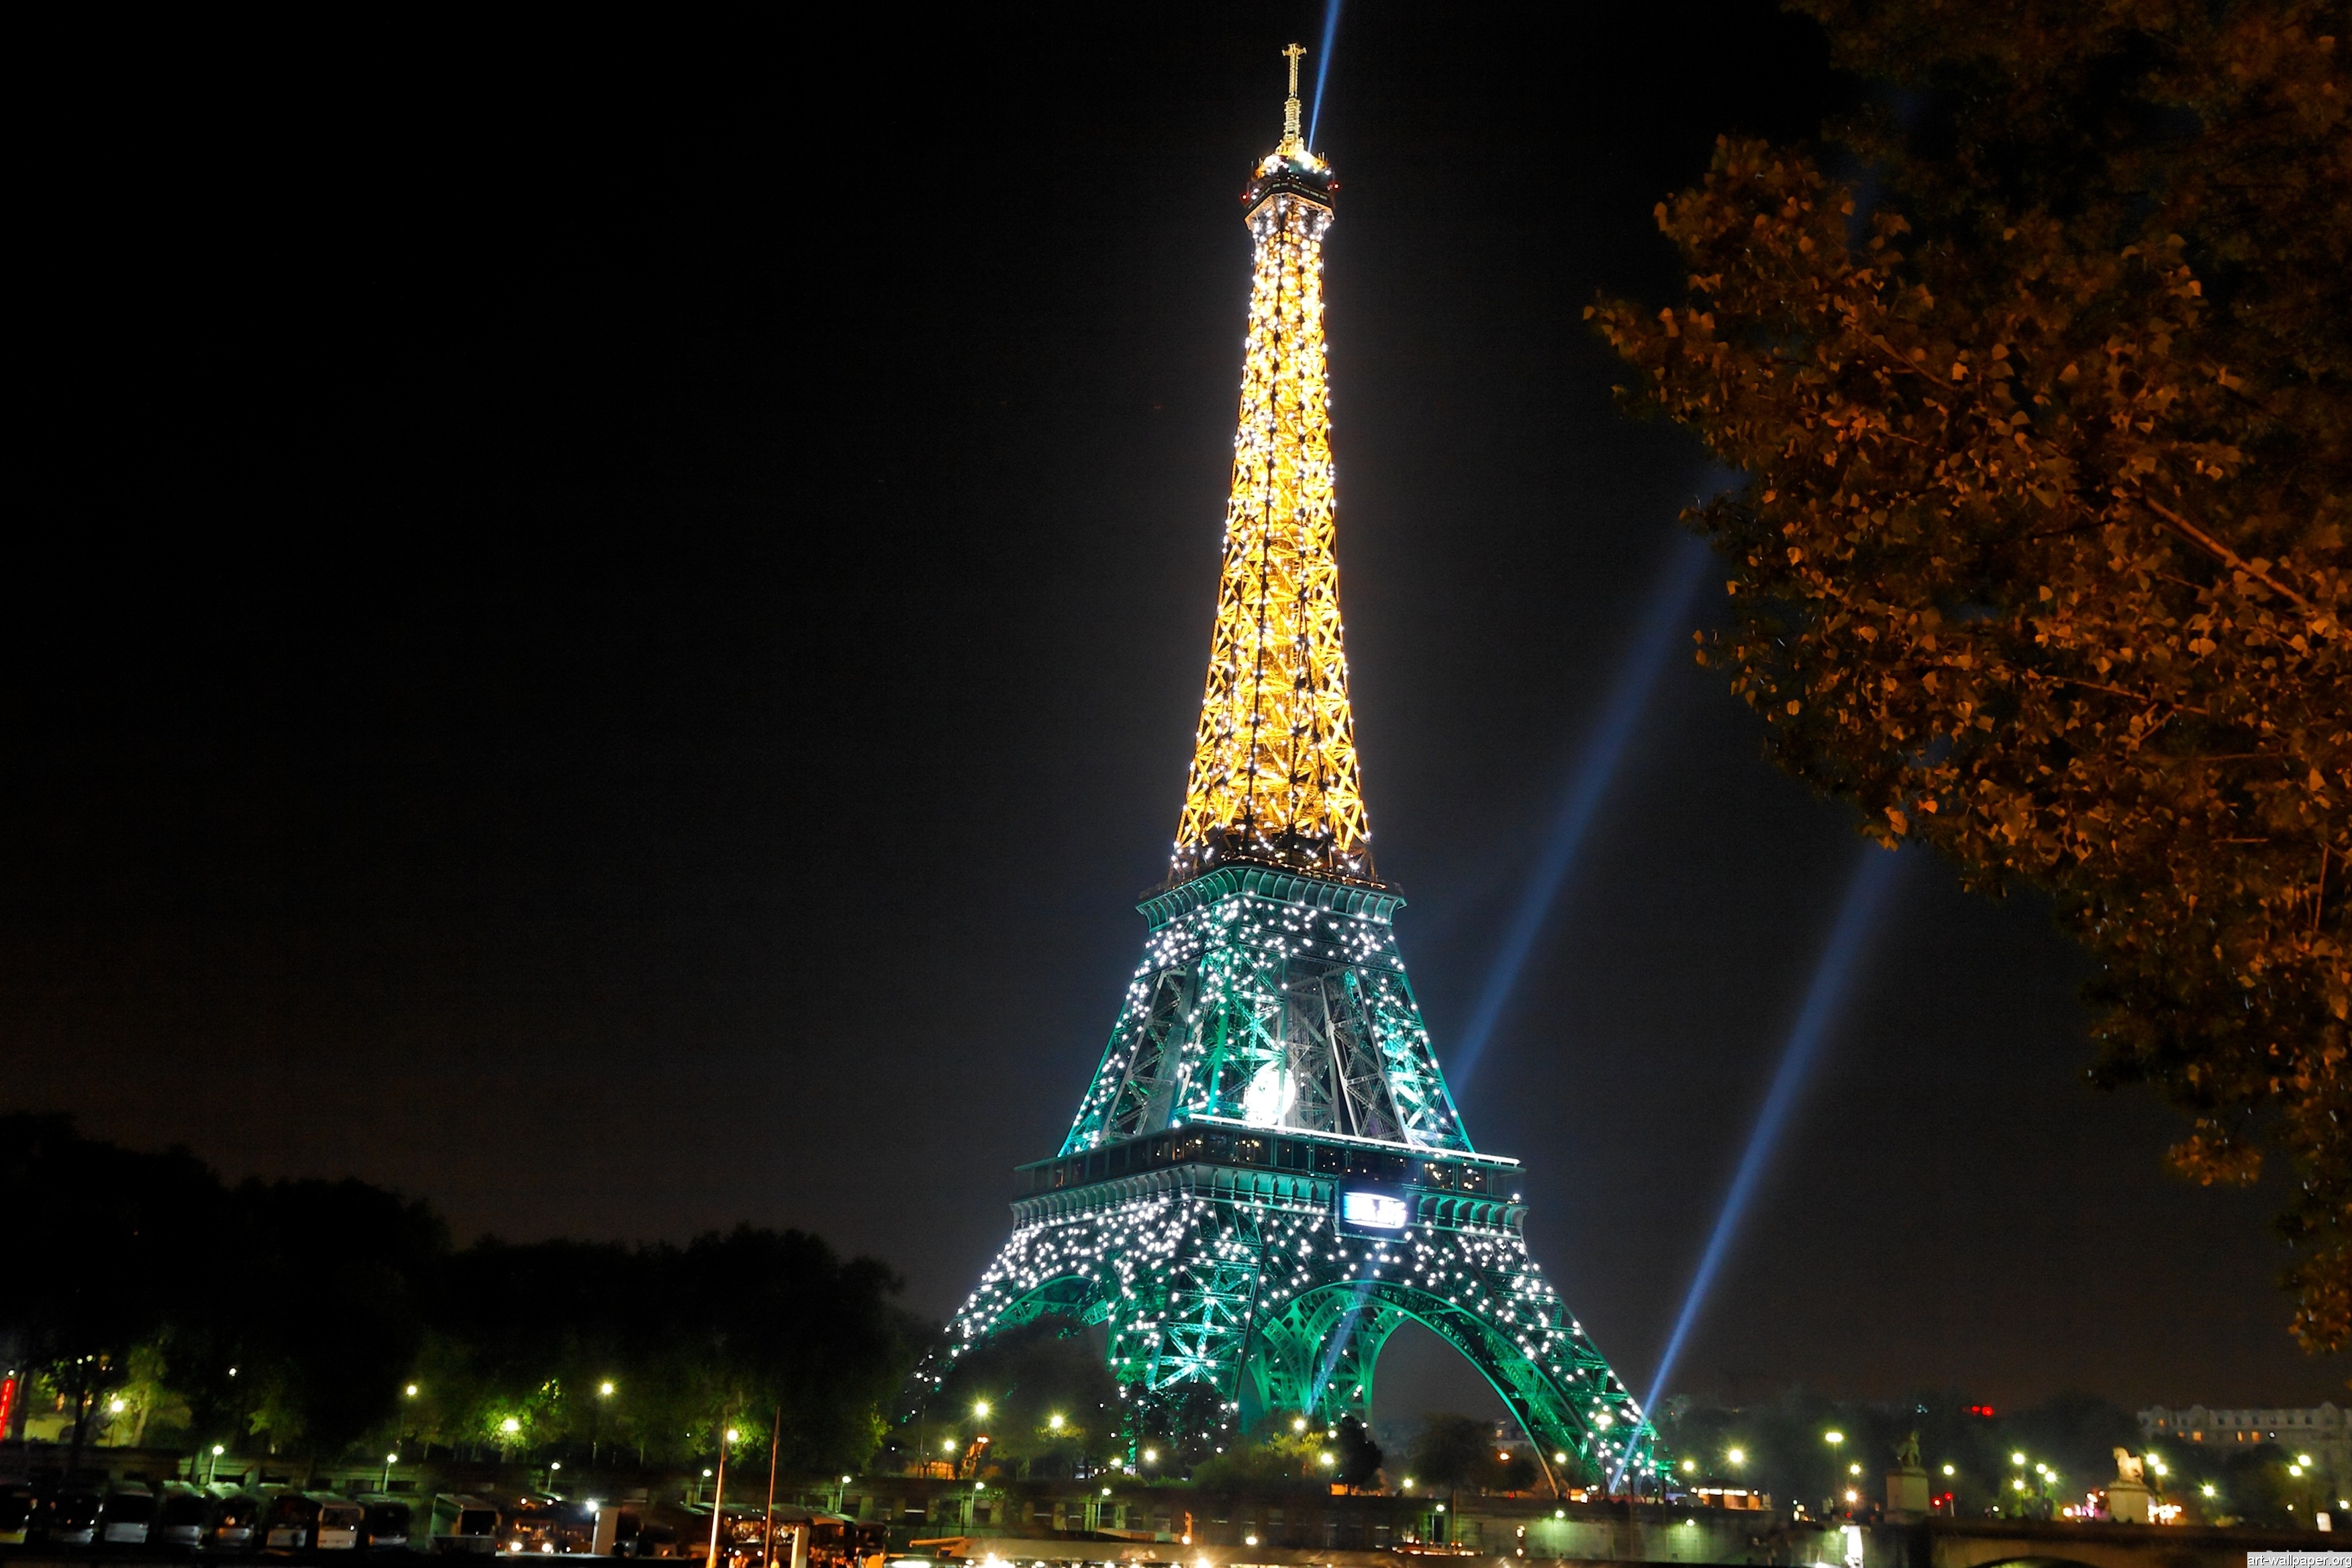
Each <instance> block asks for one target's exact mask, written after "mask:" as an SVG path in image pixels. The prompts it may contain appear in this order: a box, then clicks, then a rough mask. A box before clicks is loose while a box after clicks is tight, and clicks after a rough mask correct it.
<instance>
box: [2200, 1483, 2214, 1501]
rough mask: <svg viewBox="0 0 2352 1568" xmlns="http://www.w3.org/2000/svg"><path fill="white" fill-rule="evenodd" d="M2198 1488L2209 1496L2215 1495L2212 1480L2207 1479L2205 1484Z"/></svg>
mask: <svg viewBox="0 0 2352 1568" xmlns="http://www.w3.org/2000/svg"><path fill="white" fill-rule="evenodd" d="M2198 1490H2199V1491H2201V1492H2203V1493H2204V1494H2205V1495H2206V1496H2207V1497H2211V1496H2212V1495H2213V1483H2212V1482H2211V1481H2207V1482H2206V1483H2205V1484H2204V1485H2203V1486H2201V1487H2200V1488H2198Z"/></svg>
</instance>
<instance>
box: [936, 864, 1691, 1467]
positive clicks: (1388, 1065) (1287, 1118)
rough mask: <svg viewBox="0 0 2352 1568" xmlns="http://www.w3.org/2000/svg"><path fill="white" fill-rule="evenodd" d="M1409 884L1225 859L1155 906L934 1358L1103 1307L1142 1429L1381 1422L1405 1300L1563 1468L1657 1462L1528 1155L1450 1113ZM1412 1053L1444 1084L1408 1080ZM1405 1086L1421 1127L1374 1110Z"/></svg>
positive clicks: (1180, 1438) (1099, 1319) (1184, 1431)
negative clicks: (1403, 926) (1573, 1309)
mask: <svg viewBox="0 0 2352 1568" xmlns="http://www.w3.org/2000/svg"><path fill="white" fill-rule="evenodd" d="M1179 895H1181V896H1179ZM1399 903H1400V900H1397V899H1396V898H1395V896H1394V895H1393V894H1391V893H1387V892H1386V891H1385V890H1381V889H1369V888H1365V887H1361V886H1356V885H1350V884H1343V883H1337V882H1331V881H1327V880H1324V879H1318V878H1311V877H1304V876H1300V875H1297V874H1296V873H1294V872H1289V871H1286V870H1281V869H1278V868H1258V867H1244V866H1228V867H1225V868H1221V869H1219V870H1217V871H1215V872H1212V873H1210V874H1208V875H1206V876H1203V877H1201V878H1198V879H1195V880H1193V881H1192V882H1190V883H1186V884H1184V885H1183V886H1182V887H1181V888H1180V889H1174V890H1172V891H1171V893H1165V894H1162V895H1160V896H1159V897H1157V898H1155V899H1153V900H1149V901H1147V902H1146V903H1145V904H1144V906H1143V909H1144V910H1145V913H1146V914H1147V916H1148V917H1150V918H1151V919H1153V920H1154V921H1155V922H1156V923H1155V929H1154V930H1153V931H1152V933H1151V936H1150V940H1149V941H1148V942H1147V943H1146V947H1145V955H1144V962H1143V963H1142V964H1141V966H1140V967H1139V969H1138V971H1137V974H1136V979H1135V982H1134V984H1132V985H1131V986H1130V987H1129V1001H1128V1005H1127V1006H1126V1008H1125V1009H1124V1010H1123V1011H1122V1014H1121V1017H1120V1022H1119V1026H1118V1029H1117V1030H1116V1031H1115V1032H1114V1035H1113V1037H1112V1041H1111V1046H1110V1048H1109V1049H1108V1051H1107V1052H1106V1053H1105V1056H1104V1060H1103V1065H1102V1068H1101V1069H1100V1071H1099V1072H1098V1073H1097V1079H1096V1082H1095V1085H1094V1088H1093V1089H1092V1090H1091V1091H1090V1092H1089V1094H1088V1096H1087V1100H1086V1102H1085V1106H1084V1107H1083V1108H1082V1109H1081V1111H1080V1114H1079V1118H1078V1123H1077V1126H1076V1128H1074V1129H1073V1131H1072V1134H1071V1138H1070V1141H1069V1142H1068V1143H1067V1144H1066V1146H1065V1150H1064V1152H1062V1153H1061V1154H1060V1155H1059V1156H1057V1157H1055V1158H1054V1159H1051V1160H1045V1161H1041V1162H1039V1163H1035V1164H1032V1165H1026V1166H1023V1167H1022V1168H1021V1170H1020V1172H1019V1173H1018V1175H1019V1179H1020V1184H1021V1187H1022V1189H1023V1190H1022V1191H1021V1192H1020V1194H1019V1195H1018V1196H1017V1197H1016V1198H1015V1199H1014V1201H1013V1221H1014V1228H1013V1236H1012V1237H1011V1239H1010V1240H1008V1241H1007V1242H1006V1243H1005V1245H1004V1247H1003V1250H1002V1251H1001V1252H999V1254H998V1255H997V1258H996V1259H995V1261H994V1262H993V1263H992V1265H991V1266H990V1267H989V1269H988V1271H987V1273H986V1274H985V1275H984V1276H983V1277H982V1280H981V1283H980V1288H979V1289H977V1290H975V1291H974V1292H973V1293H972V1295H971V1299H970V1300H967V1301H966V1302H965V1303H964V1305H963V1307H962V1309H961V1310H960V1311H959V1312H958V1313H957V1314H956V1317H955V1321H954V1322H953V1324H952V1325H951V1326H950V1332H949V1342H948V1344H947V1346H946V1347H945V1349H944V1353H943V1355H942V1356H941V1357H939V1358H935V1359H934V1362H933V1364H932V1369H931V1372H930V1373H929V1374H928V1375H929V1376H931V1377H933V1378H934V1379H936V1378H938V1377H940V1376H943V1375H944V1373H945V1372H946V1370H947V1368H946V1365H944V1364H942V1363H951V1362H952V1361H953V1359H954V1358H955V1357H957V1356H960V1355H961V1353H962V1352H964V1351H965V1350H967V1349H969V1348H970V1347H971V1346H973V1345H975V1344H977V1343H978V1342H981V1341H982V1340H984V1339H986V1338H987V1337H988V1336H990V1335H992V1334H994V1333H998V1332H1001V1331H1003V1330H1005V1329H1008V1328H1012V1327H1015V1326H1017V1325H1020V1324H1023V1323H1026V1322H1029V1321H1034V1320H1035V1319H1037V1318H1040V1317H1046V1316H1054V1317H1059V1318H1066V1319H1074V1320H1076V1321H1083V1322H1086V1323H1089V1324H1099V1325H1101V1326H1102V1327H1103V1328H1104V1329H1105V1330H1106V1331H1108V1335H1109V1352H1110V1368H1111V1373H1112V1374H1113V1376H1114V1377H1115V1378H1116V1379H1117V1380H1118V1384H1119V1386H1120V1388H1121V1390H1122V1392H1123V1394H1125V1396H1126V1399H1127V1405H1126V1415H1127V1420H1126V1425H1127V1428H1128V1430H1127V1434H1126V1436H1127V1441H1128V1443H1129V1447H1133V1448H1140V1447H1143V1446H1144V1445H1146V1444H1150V1443H1169V1444H1172V1445H1173V1446H1175V1447H1179V1448H1197V1447H1199V1446H1200V1445H1201V1443H1202V1441H1203V1440H1218V1439H1228V1438H1231V1437H1233V1436H1238V1435H1240V1434H1242V1433H1244V1432H1246V1431H1247V1430H1248V1429H1250V1428H1251V1427H1254V1426H1257V1425H1258V1424H1259V1423H1260V1422H1261V1421H1262V1420H1263V1419H1264V1418H1265V1416H1267V1415H1281V1416H1288V1415H1292V1414H1294V1413H1295V1414H1297V1415H1304V1416H1306V1417H1307V1418H1308V1419H1309V1420H1312V1421H1314V1422H1317V1423H1318V1424H1321V1423H1328V1422H1336V1421H1338V1420H1339V1418H1341V1417H1342V1416H1348V1415H1354V1416H1357V1417H1359V1418H1368V1417H1369V1416H1370V1412H1371V1405H1372V1392H1373V1379H1374V1373H1375V1372H1376V1370H1377V1365H1378V1362H1379V1358H1380V1352H1381V1346H1382V1345H1383V1344H1384V1343H1385V1342H1387V1340H1388V1338H1389V1336H1390V1335H1391V1333H1392V1332H1394V1331H1395V1330H1396V1329H1397V1328H1399V1327H1400V1326H1402V1324H1403V1323H1405V1322H1406V1321H1414V1322H1418V1323H1421V1324H1423V1325H1424V1326H1426V1327H1427V1328H1428V1329H1430V1330H1431V1331H1433V1332H1434V1333H1435V1334H1437V1335H1438V1337H1439V1338H1441V1339H1443V1340H1444V1341H1445V1342H1447V1343H1448V1344H1450V1345H1452V1346H1453V1347H1454V1349H1455V1350H1457V1351H1459V1352H1461V1353H1462V1354H1463V1355H1464V1356H1465V1358H1467V1359H1468V1360H1469V1362H1470V1363H1471V1364H1472V1365H1474V1366H1475V1367H1476V1368H1477V1369H1478V1370H1479V1372H1480V1373H1483V1374H1484V1375H1485V1377H1486V1380H1487V1382H1488V1383H1489V1384H1492V1385H1493V1386H1494V1389H1495V1391H1496V1393H1497V1394H1500V1395H1501V1396H1502V1398H1503V1401H1504V1403H1505V1404H1506V1405H1508V1406H1509V1408H1510V1411H1511V1413H1512V1415H1515V1416H1516V1417H1517V1419H1518V1421H1519V1424H1520V1425H1521V1426H1523V1427H1524V1428H1525V1429H1526V1432H1527V1435H1528V1438H1529V1439H1530V1440H1531V1442H1532V1443H1533V1444H1534V1445H1535V1447H1536V1448H1537V1450H1538V1455H1539V1457H1540V1458H1541V1459H1542V1460H1543V1462H1544V1463H1545V1464H1546V1465H1547V1467H1548V1468H1549V1469H1550V1470H1551V1479H1552V1480H1553V1482H1554V1484H1555V1485H1556V1486H1559V1487H1562V1488H1566V1487H1569V1486H1576V1485H1586V1486H1590V1485H1607V1484H1609V1483H1611V1482H1612V1481H1613V1482H1615V1483H1616V1485H1617V1486H1618V1487H1619V1488H1622V1489H1646V1488H1647V1487H1648V1486H1650V1485H1651V1484H1653V1483H1654V1481H1655V1479H1657V1477H1658V1467H1659V1465H1660V1463H1661V1462H1662V1456H1661V1455H1660V1453H1659V1452H1658V1451H1657V1450H1656V1447H1655V1445H1654V1441H1653V1439H1652V1437H1651V1436H1650V1433H1649V1431H1648V1428H1647V1426H1645V1425H1644V1424H1643V1421H1642V1419H1641V1414H1640V1410H1639V1407H1638V1406H1637V1405H1636V1404H1635V1402H1634V1400H1633V1396H1632V1394H1631V1393H1630V1391H1629V1390H1627V1389H1626V1387H1625V1386H1624V1384H1622V1382H1621V1381H1620V1380H1619V1379H1618V1378H1617V1376H1616V1375H1615V1373H1612V1371H1611V1370H1610V1368H1609V1365H1608V1363H1606V1362H1605V1361H1604V1360H1602V1358H1601V1354H1600V1352H1598V1351H1597V1350H1596V1349H1595V1348H1594V1347H1593V1345H1592V1342H1591V1340H1590V1339H1588V1338H1587V1337H1586V1335H1585V1333H1584V1331H1583V1329H1582V1328H1581V1326H1580V1325H1579V1324H1578V1323H1577V1322H1576V1321H1575V1320H1574V1319H1573V1318H1572V1317H1570V1315H1569V1313H1568V1311H1567V1310H1566V1308H1565V1306H1564V1305H1563V1304H1562V1302H1561V1300H1560V1298H1559V1292H1558V1291H1557V1290H1555V1289H1553V1287H1552V1285H1551V1282H1550V1281H1549V1279H1546V1278H1545V1277H1544V1273H1543V1270H1542V1268H1540V1266H1538V1264H1537V1263H1536V1261H1535V1260H1534V1258H1532V1257H1531V1256H1530V1255H1529V1253H1528V1244H1527V1238H1526V1236H1525V1234H1524V1231H1523V1228H1522V1226H1523V1221H1524V1219H1525V1216H1526V1214H1527V1207H1526V1205H1525V1204H1524V1203H1523V1202H1522V1201H1521V1197H1520V1182H1519V1174H1520V1166H1519V1163H1518V1162H1517V1161H1516V1160H1511V1159H1506V1158H1501V1157H1498V1156H1496V1155H1491V1154H1482V1153H1478V1152H1475V1151H1473V1150H1472V1149H1471V1148H1470V1146H1469V1142H1468V1140H1467V1138H1466V1137H1465V1136H1464V1135H1463V1133H1462V1131H1461V1128H1460V1123H1459V1120H1458V1118H1456V1117H1455V1116H1454V1114H1453V1107H1452V1103H1451V1100H1449V1099H1448V1098H1447V1097H1446V1095H1445V1093H1444V1084H1443V1081H1442V1080H1441V1079H1437V1076H1436V1068H1435V1065H1434V1063H1433V1061H1432V1060H1431V1059H1430V1058H1429V1055H1428V1041H1427V1033H1426V1031H1425V1029H1423V1027H1422V1025H1421V1019H1420V1014H1419V1011H1418V1009H1417V1008H1416V1007H1414V1005H1413V1004H1412V993H1411V991H1410V989H1409V988H1408V987H1406V985H1405V984H1404V976H1403V972H1402V967H1401V965H1398V964H1397V963H1396V961H1395V957H1394V942H1393V935H1392V932H1391V929H1390V918H1391V914H1392V912H1393V911H1394V910H1395V909H1396V908H1397V907H1398V905H1399ZM1351 997H1352V998H1359V999H1361V1000H1360V1004H1359V1005H1356V1006H1355V1008H1354V1010H1353V1011H1352V1012H1350V1011H1349V1010H1348V1009H1347V1008H1346V1007H1339V1008H1337V1009H1336V1010H1335V1007H1334V1001H1333V999H1334V998H1339V999H1346V998H1351ZM1351 1060H1352V1061H1354V1063H1355V1064H1356V1065H1355V1066H1354V1067H1353V1068H1351V1067H1350V1065H1349V1064H1350V1062H1351ZM1399 1070H1402V1072H1403V1073H1404V1076H1405V1077H1406V1078H1407V1079H1409V1080H1412V1079H1415V1078H1416V1075H1419V1074H1421V1073H1423V1071H1425V1072H1426V1074H1427V1075H1428V1079H1429V1080H1430V1083H1431V1086H1432V1087H1431V1089H1430V1091H1429V1092H1428V1093H1427V1094H1425V1095H1423V1096H1422V1097H1421V1098H1420V1099H1419V1100H1417V1101H1414V1100H1412V1097H1410V1096H1406V1097H1400V1096H1399V1095H1398V1094H1397V1092H1396V1089H1395V1087H1394V1083H1395V1080H1394V1079H1393V1078H1392V1077H1391V1074H1392V1072H1395V1071H1399ZM1351 1074H1352V1075H1353V1078H1354V1079H1355V1080H1356V1081H1355V1083H1354V1087H1352V1088H1351V1087H1350V1082H1351ZM1366 1078H1373V1079H1379V1080H1380V1083H1379V1086H1378V1088H1377V1089H1374V1088H1373V1087H1371V1086H1370V1085H1369V1084H1367V1083H1365V1082H1363V1081H1362V1080H1363V1079H1366ZM1139 1083H1141V1084H1144V1085H1147V1086H1149V1087H1148V1092H1147V1091H1137V1092H1131V1093H1130V1092H1128V1091H1129V1089H1131V1088H1132V1086H1135V1085H1137V1084H1139ZM1401 1098H1402V1100H1405V1102H1408V1103H1416V1104H1417V1105H1418V1106H1419V1108H1420V1109H1421V1110H1423V1111H1424V1112H1425V1114H1424V1115H1423V1116H1422V1117H1421V1118H1420V1119H1419V1121H1418V1123H1417V1124H1416V1122H1415V1121H1414V1120H1413V1119H1412V1118H1411V1117H1409V1116H1408V1115H1407V1114H1406V1113H1405V1112H1403V1111H1402V1110H1397V1111H1395V1112H1394V1116H1393V1119H1392V1120H1387V1121H1383V1120H1381V1117H1382V1116H1383V1115H1384V1114H1385V1113H1386V1112H1385V1110H1384V1108H1393V1107H1395V1106H1397V1105H1398V1104H1399V1103H1400V1100H1401ZM1121 1105H1126V1106H1129V1108H1130V1110H1129V1113H1126V1114H1124V1115H1123V1116H1122V1115H1118V1114H1114V1112H1115V1110H1116V1108H1118V1107H1119V1106H1121ZM1441 1112H1442V1114H1441ZM1351 1118H1354V1119H1356V1120H1355V1121H1354V1124H1355V1125H1359V1126H1370V1127H1375V1128H1378V1129H1379V1130H1380V1131H1379V1132H1378V1134H1377V1135H1366V1134H1364V1133H1360V1132H1356V1131H1348V1130H1346V1128H1345V1127H1344V1126H1343V1125H1341V1124H1342V1123H1344V1122H1348V1121H1349V1119H1351ZM1114 1122H1116V1124H1117V1125H1116V1127H1114V1126H1113V1123H1114ZM1114 1131H1121V1132H1124V1133H1126V1134H1127V1135H1124V1136H1114V1135H1112V1134H1113V1132H1114Z"/></svg>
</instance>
